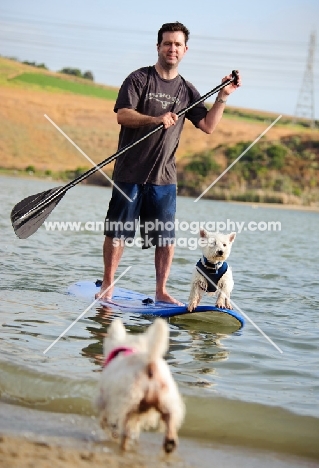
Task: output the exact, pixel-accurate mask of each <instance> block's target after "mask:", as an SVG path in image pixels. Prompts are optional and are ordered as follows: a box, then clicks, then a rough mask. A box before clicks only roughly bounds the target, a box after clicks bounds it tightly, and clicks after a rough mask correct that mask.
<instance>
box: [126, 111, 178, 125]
mask: <svg viewBox="0 0 319 468" xmlns="http://www.w3.org/2000/svg"><path fill="white" fill-rule="evenodd" d="M177 120H178V116H177V115H176V114H174V113H173V112H166V114H162V115H160V116H158V117H152V116H150V115H145V114H140V113H139V112H137V111H136V110H134V109H126V108H122V109H119V110H118V111H117V123H118V124H120V125H123V126H124V127H129V128H139V127H144V126H146V125H160V124H161V123H162V124H163V125H164V128H165V129H167V128H169V127H171V126H172V125H175V123H176V122H177Z"/></svg>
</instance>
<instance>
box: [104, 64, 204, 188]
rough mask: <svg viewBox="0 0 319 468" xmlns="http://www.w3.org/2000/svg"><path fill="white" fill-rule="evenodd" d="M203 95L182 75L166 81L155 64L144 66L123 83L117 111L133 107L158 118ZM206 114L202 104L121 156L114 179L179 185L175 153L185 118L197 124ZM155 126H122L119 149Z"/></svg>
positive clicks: (115, 109)
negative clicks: (177, 183)
mask: <svg viewBox="0 0 319 468" xmlns="http://www.w3.org/2000/svg"><path fill="white" fill-rule="evenodd" d="M199 97H200V94H199V92H198V91H197V90H196V88H195V87H194V86H193V85H192V84H191V83H189V82H187V81H186V80H184V78H182V77H181V76H180V75H178V76H177V77H176V78H173V79H172V80H164V79H163V78H161V77H160V76H159V74H158V73H157V71H156V69H155V67H154V66H152V67H144V68H140V69H139V70H136V71H134V72H133V73H131V74H130V75H129V76H128V77H127V78H126V79H125V81H124V82H123V84H122V86H121V88H120V91H119V94H118V97H117V101H116V103H115V106H114V112H117V111H118V109H123V108H126V109H134V110H137V111H138V112H140V113H141V114H145V115H151V116H154V117H157V116H159V115H162V114H165V113H166V112H174V113H177V112H178V111H180V110H182V109H184V108H185V107H187V106H188V105H189V104H191V103H192V102H194V101H196V100H197V99H198V98H199ZM206 114H207V109H206V107H205V106H204V104H203V103H201V104H198V105H197V106H195V107H193V108H192V109H191V110H189V111H188V112H187V113H186V114H184V115H183V116H181V117H180V118H179V119H178V121H177V123H176V124H175V125H174V126H172V127H170V128H168V129H167V130H164V129H163V130H159V131H157V132H156V133H154V134H153V135H152V136H150V137H148V138H146V139H145V140H144V141H142V142H141V143H139V144H138V145H136V146H134V147H133V148H132V149H130V150H128V151H127V152H125V153H123V154H122V155H120V156H119V157H118V158H117V160H116V162H115V167H114V172H113V179H114V181H119V182H129V183H135V184H143V183H146V182H149V183H153V184H156V185H166V184H176V182H177V179H176V162H175V152H176V149H177V147H178V143H179V138H180V134H181V131H182V128H183V124H184V121H185V117H186V118H187V119H189V120H190V121H191V122H192V123H193V124H194V125H195V126H197V125H198V123H199V122H200V120H202V119H203V118H204V117H205V116H206ZM153 128H155V125H154V126H153V125H148V126H143V127H140V128H128V127H124V126H121V131H120V135H119V144H118V148H119V149H120V148H123V147H124V146H126V145H128V144H130V143H133V142H134V141H137V140H138V139H140V138H141V137H142V136H144V135H146V134H147V133H148V132H150V131H151V130H152V129H153Z"/></svg>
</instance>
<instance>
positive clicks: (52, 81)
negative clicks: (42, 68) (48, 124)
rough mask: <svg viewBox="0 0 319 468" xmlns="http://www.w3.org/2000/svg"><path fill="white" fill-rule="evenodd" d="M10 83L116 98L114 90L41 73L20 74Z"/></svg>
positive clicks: (103, 97)
mask: <svg viewBox="0 0 319 468" xmlns="http://www.w3.org/2000/svg"><path fill="white" fill-rule="evenodd" d="M10 81H11V82H19V83H25V84H31V85H37V86H40V87H41V88H48V89H50V88H55V89H57V90H61V91H67V92H70V93H74V94H82V95H84V96H93V97H97V98H102V99H109V100H115V99H116V98H117V91H116V90H113V89H106V88H104V87H100V86H97V85H96V84H91V83H87V84H86V83H80V82H76V81H71V80H64V79H63V78H60V77H58V76H51V75H47V74H43V73H22V74H20V75H18V76H16V77H14V78H12V79H11V80H10Z"/></svg>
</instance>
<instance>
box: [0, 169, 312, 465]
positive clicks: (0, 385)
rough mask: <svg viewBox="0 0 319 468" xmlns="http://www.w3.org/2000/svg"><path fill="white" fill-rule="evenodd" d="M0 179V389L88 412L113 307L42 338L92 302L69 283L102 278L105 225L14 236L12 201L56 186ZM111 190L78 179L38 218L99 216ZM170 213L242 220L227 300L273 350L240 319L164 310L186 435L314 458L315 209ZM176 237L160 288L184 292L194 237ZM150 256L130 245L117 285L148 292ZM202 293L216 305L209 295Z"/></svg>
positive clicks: (7, 395)
mask: <svg viewBox="0 0 319 468" xmlns="http://www.w3.org/2000/svg"><path fill="white" fill-rule="evenodd" d="M0 184H1V185H0V187H1V188H0V207H1V208H0V209H1V218H0V224H1V244H0V255H1V263H2V268H1V272H0V275H1V283H0V310H1V322H0V324H1V336H0V375H1V378H0V379H1V380H0V396H1V399H2V401H4V402H7V403H13V404H15V405H23V406H29V407H31V408H37V409H41V410H43V411H58V412H66V413H78V414H88V415H92V414H93V413H92V409H91V399H92V397H93V395H94V392H95V388H96V381H97V379H98V376H99V372H100V368H101V356H102V339H103V335H104V334H105V333H106V332H107V327H108V324H109V323H110V320H111V318H112V317H110V316H107V315H106V314H105V312H104V311H103V309H102V308H101V307H99V306H97V307H93V308H92V309H91V310H90V311H89V312H88V313H87V314H86V315H85V316H84V317H83V318H82V319H81V320H79V321H78V322H77V323H76V324H75V325H74V326H73V327H72V328H71V330H70V331H69V332H68V333H67V334H66V335H65V336H64V337H63V338H61V340H60V341H58V342H57V343H56V345H55V346H54V347H52V348H51V349H50V351H48V352H47V353H46V354H44V350H46V348H47V347H48V346H49V345H50V344H51V343H52V342H53V341H54V340H55V339H56V338H57V337H58V336H59V335H60V334H61V333H62V332H63V331H64V330H65V328H67V327H68V326H69V325H70V324H71V323H72V322H73V321H74V320H75V319H76V318H77V317H78V316H79V315H80V314H81V313H82V312H83V310H85V309H86V308H87V307H88V305H89V302H88V301H87V300H84V299H81V298H76V297H73V296H70V295H68V294H67V288H68V286H70V285H71V284H72V283H74V282H76V281H79V280H81V279H83V280H84V279H85V280H94V281H95V280H96V279H98V278H101V277H102V272H103V266H102V265H103V264H102V254H101V252H102V242H103V233H102V232H96V231H92V230H85V229H84V230H79V231H78V232H75V231H70V230H68V231H60V232H59V231H54V232H53V231H47V230H45V228H44V227H41V228H40V229H39V230H38V231H37V232H36V233H35V234H34V235H33V236H31V237H30V238H29V239H25V240H21V239H18V238H17V237H16V236H15V234H14V232H13V229H12V226H11V222H10V212H11V209H12V208H13V206H14V205H15V204H16V203H17V202H18V201H20V200H21V199H23V198H24V197H26V196H28V195H32V194H35V193H37V192H41V191H44V190H47V189H49V188H51V187H55V186H57V185H58V184H57V183H54V182H51V181H39V180H32V179H20V178H13V177H12V178H11V177H1V178H0ZM109 199H110V190H109V189H105V188H100V187H92V186H85V185H82V186H79V187H75V188H73V189H72V190H70V191H69V192H68V193H67V195H66V196H65V197H64V199H63V200H62V201H61V203H60V204H59V205H58V206H57V207H56V208H55V210H54V211H53V212H52V214H51V215H50V217H49V218H48V221H77V222H82V223H83V224H82V225H83V226H84V225H85V223H87V222H89V223H90V224H89V226H92V223H93V222H94V223H95V222H97V221H103V220H104V217H105V213H106V210H107V206H108V201H109ZM177 219H178V220H179V222H182V221H183V222H184V226H185V223H186V222H187V223H191V222H194V221H197V222H206V223H207V222H208V221H209V222H224V223H226V224H227V222H228V225H229V227H231V225H230V221H232V222H245V228H246V229H245V228H243V230H242V232H241V233H240V234H239V233H238V234H237V237H236V239H235V242H234V245H233V249H232V253H231V256H230V259H229V263H230V265H231V266H232V269H233V274H234V280H235V287H234V291H233V295H232V299H233V300H234V302H235V304H236V305H238V307H239V308H240V309H241V310H242V311H243V312H244V313H245V314H247V316H248V317H249V318H250V319H251V320H252V321H253V322H254V323H255V324H256V325H258V326H259V327H260V328H261V329H262V331H263V332H264V333H265V334H266V335H267V336H268V337H269V338H270V339H271V340H272V341H273V342H274V343H275V344H276V345H277V346H278V347H279V348H280V349H281V350H282V353H280V352H279V351H278V349H276V348H275V347H274V346H273V345H272V344H271V343H270V342H269V341H267V340H266V338H265V337H264V336H263V335H262V334H261V333H260V332H259V331H258V330H257V329H256V328H255V327H254V326H253V325H252V324H251V323H250V322H249V321H247V322H246V325H245V326H244V328H243V329H242V330H240V331H235V332H232V333H227V332H225V330H224V329H219V328H218V326H217V327H216V326H213V325H212V324H206V323H204V322H202V323H201V322H194V323H192V322H187V321H185V320H184V321H183V320H179V321H176V322H175V321H174V322H171V323H170V331H171V334H170V349H169V353H168V356H167V360H168V362H169V364H170V366H171V369H172V372H173V374H174V377H175V379H176V380H177V382H178V384H179V386H180V389H181V392H182V394H183V395H184V397H185V401H186V406H187V418H186V424H185V425H184V427H183V429H182V434H185V435H187V436H190V437H194V438H202V439H205V438H206V439H209V440H223V441H225V442H227V443H240V444H246V445H253V446H256V447H262V448H266V449H274V450H276V449H278V450H284V451H290V452H292V453H295V454H299V455H312V456H319V452H318V448H317V445H318V444H317V440H318V438H319V404H318V402H319V380H318V377H319V358H318V347H319V346H318V343H319V340H318V332H319V320H318V318H319V270H318V264H319V253H318V252H319V236H318V228H319V214H318V213H316V212H310V211H297V210H288V209H276V208H271V207H258V206H256V205H248V204H247V205H240V204H232V203H224V202H214V201H209V200H200V201H199V202H198V203H194V200H193V199H192V198H187V197H179V198H178V208H177ZM227 220H228V221H227ZM250 222H253V223H254V224H252V225H251V226H254V227H256V226H257V225H258V223H260V224H259V227H260V230H256V229H255V230H253V229H249V228H248V226H249V224H248V223H250ZM269 222H280V223H281V230H280V231H279V230H276V231H274V230H264V229H265V227H266V226H267V223H269ZM193 227H195V225H193ZM234 230H236V228H235V229H234ZM177 235H178V238H180V239H182V238H183V239H184V240H183V241H180V242H178V245H177V247H176V253H175V257H174V261H173V266H172V270H171V275H170V279H169V284H168V287H169V291H170V293H172V294H173V295H174V296H175V297H178V298H179V299H180V300H182V301H185V302H186V301H187V297H188V291H189V282H190V278H191V273H192V269H193V265H194V264H195V262H196V261H197V260H198V258H199V256H200V250H199V249H198V248H197V249H194V248H193V240H191V241H190V239H197V237H198V236H197V234H192V233H191V232H189V231H187V232H186V231H181V230H179V231H177ZM194 242H195V241H194ZM187 245H188V246H191V248H188V247H187ZM153 256H154V249H149V250H147V251H142V250H141V249H140V248H138V247H128V248H127V249H126V251H125V253H124V256H123V259H122V262H121V265H120V267H119V271H118V274H120V273H121V272H123V271H124V270H125V269H126V268H127V267H128V266H132V268H131V269H130V271H129V272H127V274H125V275H124V276H123V278H121V280H120V281H119V283H118V286H121V287H127V288H130V289H133V290H137V291H140V292H143V293H145V294H148V295H152V294H154V286H155V273H154V266H153ZM203 302H206V303H209V304H214V298H208V297H207V298H205V300H204V301H203ZM123 319H124V322H125V324H126V326H127V328H128V329H130V330H131V331H132V333H136V332H138V331H141V330H144V328H145V327H146V326H147V325H148V324H149V323H150V322H149V320H147V319H146V318H139V317H136V316H134V315H133V316H131V315H127V316H123Z"/></svg>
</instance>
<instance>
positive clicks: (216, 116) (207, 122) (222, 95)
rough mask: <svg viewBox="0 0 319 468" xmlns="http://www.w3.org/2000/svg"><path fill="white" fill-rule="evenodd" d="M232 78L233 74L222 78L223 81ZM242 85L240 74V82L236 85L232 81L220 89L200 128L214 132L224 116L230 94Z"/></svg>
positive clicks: (200, 122) (199, 125) (199, 124)
mask: <svg viewBox="0 0 319 468" xmlns="http://www.w3.org/2000/svg"><path fill="white" fill-rule="evenodd" d="M231 78H232V76H231V75H229V76H225V78H223V79H222V83H223V82H224V81H226V80H230V79H231ZM240 85H241V79H240V75H238V83H237V84H236V85H235V84H234V83H231V84H229V85H228V86H225V88H223V89H221V90H220V91H219V93H218V95H217V99H216V101H215V102H214V104H213V106H212V107H211V108H210V109H209V111H208V112H207V115H206V117H204V118H203V119H202V120H200V121H199V123H198V128H200V129H201V130H202V131H203V132H205V133H209V134H210V133H213V131H214V130H215V128H216V127H217V125H218V123H219V122H220V120H221V118H222V116H223V113H224V109H225V104H226V101H227V98H228V96H229V95H230V94H231V93H233V92H234V91H235V90H236V89H237V88H239V86H240Z"/></svg>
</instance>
